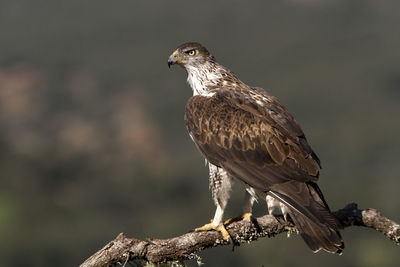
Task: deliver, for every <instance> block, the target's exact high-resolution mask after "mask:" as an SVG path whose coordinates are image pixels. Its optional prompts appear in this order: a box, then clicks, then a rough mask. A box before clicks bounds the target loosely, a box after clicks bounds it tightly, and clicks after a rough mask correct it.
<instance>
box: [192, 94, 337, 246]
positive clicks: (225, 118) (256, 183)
mask: <svg viewBox="0 0 400 267" xmlns="http://www.w3.org/2000/svg"><path fill="white" fill-rule="evenodd" d="M247 89H249V88H247ZM252 90H253V91H254V92H256V93H258V99H257V97H254V95H253V96H250V95H249V92H241V91H238V90H222V89H219V90H215V91H214V92H215V94H214V96H212V97H204V96H194V97H192V98H191V99H189V101H188V103H187V105H186V113H185V121H186V125H187V128H188V130H189V133H190V136H191V137H192V138H193V140H194V142H195V143H196V145H197V147H198V148H199V150H200V151H201V152H202V154H203V155H204V156H205V157H206V158H207V160H208V161H209V162H211V163H212V164H214V165H216V166H219V167H222V168H224V169H225V170H226V171H228V173H230V175H232V176H233V177H235V178H237V179H240V180H242V181H243V182H245V183H247V184H248V185H250V186H252V187H254V188H256V189H258V190H261V191H264V192H267V193H268V194H270V195H272V196H273V197H275V198H277V199H278V200H280V201H281V202H283V203H285V204H286V205H287V206H288V207H289V214H290V216H291V218H292V219H293V221H294V223H295V224H296V225H297V227H298V229H299V231H300V234H301V235H302V237H303V239H304V240H305V242H306V243H307V244H308V246H309V247H310V248H311V249H312V250H313V251H318V250H319V249H321V248H322V249H325V250H327V251H330V252H336V253H341V251H342V250H343V248H344V245H343V241H342V238H341V236H340V233H339V231H338V230H337V229H338V225H337V222H336V219H335V217H333V215H332V214H331V213H330V210H329V207H328V205H327V204H326V202H325V200H324V198H323V196H322V193H321V191H320V190H319V188H318V186H317V184H316V183H315V182H316V181H317V180H318V175H319V171H318V165H319V164H320V162H319V159H318V157H317V156H316V154H315V153H314V152H313V151H312V149H311V147H310V146H309V144H308V143H307V140H306V138H305V136H304V134H303V132H302V130H301V128H300V127H299V126H298V124H297V123H296V121H295V120H294V119H293V117H292V116H291V115H290V114H289V112H288V111H287V110H286V109H285V108H284V107H283V106H282V105H281V104H280V103H279V102H278V101H277V100H276V99H275V98H274V97H271V96H269V95H268V94H266V93H263V92H259V90H262V89H259V88H252ZM260 95H261V96H262V97H261V100H262V101H261V100H260V97H259V96H260ZM257 100H258V101H261V102H259V103H257ZM260 103H261V104H260Z"/></svg>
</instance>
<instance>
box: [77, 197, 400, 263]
mask: <svg viewBox="0 0 400 267" xmlns="http://www.w3.org/2000/svg"><path fill="white" fill-rule="evenodd" d="M334 214H335V216H336V217H337V218H338V219H339V221H340V222H341V224H342V226H343V228H345V227H350V226H353V225H356V226H363V227H369V228H373V229H375V230H377V231H379V232H381V233H382V234H384V235H385V236H387V237H388V238H389V239H391V240H392V241H394V242H395V243H396V244H397V245H399V244H400V225H399V224H398V223H396V222H394V221H392V220H390V219H388V218H386V217H384V216H383V215H381V214H380V213H379V212H378V211H377V210H375V209H366V210H359V209H358V207H357V204H355V203H350V204H348V205H346V206H345V207H344V208H343V209H340V210H338V211H336V212H334ZM256 221H257V223H258V226H259V227H257V228H259V229H256V227H252V226H251V224H250V223H249V222H246V221H239V222H234V223H232V224H230V225H228V226H227V230H228V232H229V233H230V235H231V236H232V237H233V239H234V240H235V241H236V242H240V243H243V242H247V243H250V242H252V241H254V240H257V239H258V238H260V237H265V236H268V237H272V236H275V235H277V234H280V233H283V232H297V229H296V227H295V226H294V224H293V223H291V222H289V221H288V222H286V221H285V220H284V219H283V218H282V217H281V216H277V217H274V216H272V215H265V216H262V217H259V218H257V219H256ZM219 245H228V243H227V242H225V241H223V240H222V239H221V236H220V233H219V232H215V231H208V232H198V233H195V232H192V233H187V234H184V235H181V236H178V237H173V238H169V239H151V240H148V241H143V240H139V239H136V238H128V237H126V236H125V235H124V234H123V233H120V234H119V235H118V236H117V237H116V238H115V239H114V240H112V241H110V242H109V243H108V244H107V245H106V246H105V247H103V248H102V249H101V250H99V251H98V252H96V253H95V254H93V255H92V256H91V257H89V258H88V259H87V260H86V261H85V262H84V263H82V264H81V265H80V267H92V266H93V267H94V266H96V267H97V266H108V265H111V264H115V263H121V264H124V263H126V262H128V261H131V260H139V261H144V262H152V263H161V262H169V261H178V262H180V261H184V260H188V259H198V258H199V257H198V256H197V255H196V253H197V252H199V251H201V250H203V249H206V248H209V247H215V246H219Z"/></svg>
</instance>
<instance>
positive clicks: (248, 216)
mask: <svg viewBox="0 0 400 267" xmlns="http://www.w3.org/2000/svg"><path fill="white" fill-rule="evenodd" d="M252 216H253V215H252V214H251V213H250V212H246V213H243V214H241V215H239V216H237V217H235V218H230V219H228V220H226V221H225V222H224V224H225V225H228V224H231V223H233V222H238V221H241V220H246V221H248V222H251V217H252Z"/></svg>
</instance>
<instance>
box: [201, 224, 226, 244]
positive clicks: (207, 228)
mask: <svg viewBox="0 0 400 267" xmlns="http://www.w3.org/2000/svg"><path fill="white" fill-rule="evenodd" d="M210 230H214V231H218V232H220V233H221V235H222V238H223V239H224V240H225V241H230V235H229V233H228V231H227V230H226V228H225V226H224V225H223V224H221V225H218V226H216V225H214V224H213V220H211V222H210V223H207V224H205V225H203V226H201V227H198V228H196V229H194V231H195V232H204V231H210Z"/></svg>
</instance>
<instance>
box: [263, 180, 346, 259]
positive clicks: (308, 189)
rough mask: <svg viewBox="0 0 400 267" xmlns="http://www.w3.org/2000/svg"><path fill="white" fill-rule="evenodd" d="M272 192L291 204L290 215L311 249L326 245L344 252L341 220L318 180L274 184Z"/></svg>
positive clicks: (272, 194)
mask: <svg viewBox="0 0 400 267" xmlns="http://www.w3.org/2000/svg"><path fill="white" fill-rule="evenodd" d="M269 194H271V196H273V197H275V198H277V199H278V200H279V201H281V202H283V203H284V204H285V205H286V206H287V207H288V208H289V215H290V217H291V219H292V220H293V222H294V224H295V225H296V227H297V229H298V230H299V232H300V235H301V237H302V238H303V240H304V242H306V244H307V245H308V246H309V247H310V249H311V250H312V251H314V252H318V251H319V250H321V249H323V250H325V251H328V252H331V253H338V254H342V251H343V249H344V243H343V239H342V236H341V235H340V232H339V222H338V221H337V219H336V218H335V217H334V216H333V215H332V213H331V211H330V209H329V207H328V204H327V203H326V202H325V199H324V196H323V195H322V192H321V190H320V189H319V187H318V185H317V184H316V183H313V182H307V183H304V182H299V181H293V180H292V181H290V182H287V183H283V184H278V185H275V186H273V188H271V191H270V192H269Z"/></svg>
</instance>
